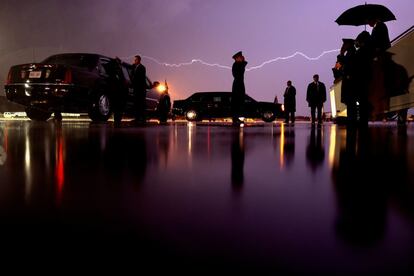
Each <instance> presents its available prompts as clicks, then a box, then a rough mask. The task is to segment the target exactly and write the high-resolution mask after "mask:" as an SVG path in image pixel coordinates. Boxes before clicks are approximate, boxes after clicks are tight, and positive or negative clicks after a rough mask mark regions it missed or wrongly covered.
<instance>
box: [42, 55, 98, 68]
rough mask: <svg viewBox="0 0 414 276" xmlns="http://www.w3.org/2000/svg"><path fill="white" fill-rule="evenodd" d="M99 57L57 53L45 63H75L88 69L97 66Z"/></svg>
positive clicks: (74, 64)
mask: <svg viewBox="0 0 414 276" xmlns="http://www.w3.org/2000/svg"><path fill="white" fill-rule="evenodd" d="M97 62H98V59H97V57H96V56H93V55H75V54H74V55H72V54H71V55H55V56H51V57H48V58H47V59H45V60H44V61H43V63H49V64H64V65H73V66H78V67H83V68H88V69H93V68H94V67H95V66H96V63H97Z"/></svg>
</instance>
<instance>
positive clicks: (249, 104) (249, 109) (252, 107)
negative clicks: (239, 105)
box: [243, 95, 258, 118]
mask: <svg viewBox="0 0 414 276" xmlns="http://www.w3.org/2000/svg"><path fill="white" fill-rule="evenodd" d="M257 108H258V104H257V102H256V101H255V100H254V99H252V98H251V97H250V96H249V95H245V98H244V107H243V111H244V112H243V113H244V116H245V117H247V118H255V117H257V112H258V110H257Z"/></svg>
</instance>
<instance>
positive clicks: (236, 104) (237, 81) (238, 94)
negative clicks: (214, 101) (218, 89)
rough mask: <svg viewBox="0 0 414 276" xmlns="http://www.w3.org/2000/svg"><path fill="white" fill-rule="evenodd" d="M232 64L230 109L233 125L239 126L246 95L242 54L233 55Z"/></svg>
mask: <svg viewBox="0 0 414 276" xmlns="http://www.w3.org/2000/svg"><path fill="white" fill-rule="evenodd" d="M233 59H234V63H233V66H232V74H233V78H234V80H233V86H232V90H231V92H232V97H231V98H232V99H231V109H232V116H233V124H240V123H241V121H240V119H239V117H241V115H242V110H243V105H244V99H245V95H246V89H245V87H244V71H245V69H246V65H247V61H246V60H245V58H244V56H243V54H242V52H241V51H240V52H237V53H236V54H234V55H233Z"/></svg>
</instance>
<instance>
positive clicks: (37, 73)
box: [29, 71, 42, 79]
mask: <svg viewBox="0 0 414 276" xmlns="http://www.w3.org/2000/svg"><path fill="white" fill-rule="evenodd" d="M41 76H42V71H32V72H30V73H29V78H31V79H39V78H40V77H41Z"/></svg>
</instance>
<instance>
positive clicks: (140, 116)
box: [132, 55, 147, 122]
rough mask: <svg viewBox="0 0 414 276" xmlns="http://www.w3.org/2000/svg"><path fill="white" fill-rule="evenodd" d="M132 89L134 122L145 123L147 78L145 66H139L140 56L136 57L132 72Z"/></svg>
mask: <svg viewBox="0 0 414 276" xmlns="http://www.w3.org/2000/svg"><path fill="white" fill-rule="evenodd" d="M132 87H133V89H134V99H135V100H134V102H135V112H136V114H135V120H136V121H137V122H145V119H146V118H145V115H146V114H145V110H146V104H145V100H146V93H147V77H146V69H145V66H144V65H142V64H141V56H139V55H136V56H135V59H134V67H133V70H132Z"/></svg>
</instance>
